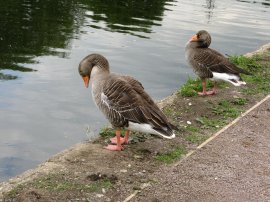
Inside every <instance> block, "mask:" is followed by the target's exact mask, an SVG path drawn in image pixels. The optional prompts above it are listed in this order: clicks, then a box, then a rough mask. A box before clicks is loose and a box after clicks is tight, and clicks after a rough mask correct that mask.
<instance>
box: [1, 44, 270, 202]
mask: <svg viewBox="0 0 270 202" xmlns="http://www.w3.org/2000/svg"><path fill="white" fill-rule="evenodd" d="M269 50H270V49H269V46H268V48H267V50H266V51H268V52H269ZM269 61H270V57H269V58H267V61H266V60H265V59H264V60H263V61H261V62H262V63H264V65H268V67H269V66H270V64H269ZM269 68H270V67H269ZM249 88H253V86H252V85H251V84H247V85H246V86H244V87H241V88H237V87H233V86H231V85H228V86H227V87H225V88H222V89H220V90H219V92H218V94H217V95H216V96H209V97H190V98H184V97H182V96H181V95H179V94H178V93H175V94H173V95H172V96H170V97H168V98H166V99H165V100H163V101H161V102H160V103H159V106H160V107H161V108H162V109H163V111H164V113H165V114H166V115H167V116H168V117H169V119H170V121H171V122H172V123H173V124H175V125H177V126H178V128H179V130H177V131H176V138H175V139H173V140H165V139H161V138H158V137H156V136H151V135H145V134H133V135H131V136H132V137H131V139H132V141H131V143H130V144H128V145H125V150H124V151H121V152H111V151H107V150H105V149H103V146H104V145H106V141H108V138H106V137H105V138H104V137H102V138H99V139H98V140H96V141H94V142H85V143H81V144H77V145H75V146H73V147H72V148H69V149H67V150H65V151H63V152H61V153H59V154H57V155H55V156H53V157H52V158H50V159H48V160H47V161H46V162H44V163H43V164H41V165H39V166H38V167H37V168H36V169H33V170H29V171H27V172H25V173H23V174H22V175H19V176H17V177H15V178H12V179H10V180H9V181H7V182H3V183H0V192H1V193H0V199H2V200H3V201H97V202H98V201H102V202H103V201H129V200H130V201H179V200H182V201H198V200H199V201H233V199H234V196H236V195H237V196H243V199H246V198H244V197H246V196H250V195H248V194H247V193H246V192H245V190H251V189H252V186H256V187H257V188H258V189H256V190H258V191H260V192H258V193H259V194H260V195H263V196H267V197H269V196H270V193H269V190H268V189H269V186H270V185H269V183H268V185H267V186H268V188H267V186H266V183H267V180H268V182H269V177H267V176H269V173H270V171H269V165H270V164H269V162H267V163H266V165H265V166H268V168H265V169H264V170H263V171H262V170H261V169H259V170H258V172H262V173H256V172H257V171H256V168H255V167H254V166H256V165H257V163H258V164H259V165H260V166H264V165H263V161H262V160H263V157H265V155H268V156H269V151H270V150H269V146H268V145H270V144H269V140H267V138H266V139H259V138H261V136H260V134H264V135H266V134H265V132H264V130H263V129H264V127H266V125H261V124H257V125H256V120H258V121H257V122H259V123H261V122H262V123H264V121H265V120H268V125H270V124H269V119H267V118H266V117H267V116H268V117H269V111H268V114H266V113H265V114H264V113H263V112H262V111H259V110H260V109H258V112H257V114H256V112H254V113H255V114H252V115H251V116H252V120H254V121H252V122H251V123H252V124H251V123H250V122H248V121H249V120H247V121H246V122H245V119H243V120H241V121H242V122H243V123H242V125H243V126H244V127H240V129H241V128H246V130H242V131H241V130H240V129H237V128H236V129H235V131H232V132H231V133H230V136H226V137H223V138H217V139H216V140H215V141H219V142H217V143H210V144H208V145H207V147H206V148H205V149H201V150H200V151H199V152H195V155H191V156H190V157H188V158H185V160H183V161H181V160H180V155H179V154H175V153H173V152H174V151H177V152H178V153H179V152H181V154H182V158H183V157H184V156H185V154H187V153H188V152H190V151H195V150H196V149H197V147H198V145H200V144H201V143H202V142H204V141H205V140H206V139H207V138H209V137H211V135H213V134H215V133H216V132H217V131H218V130H220V129H221V128H222V127H223V126H225V125H226V124H229V123H230V122H231V121H232V120H234V119H235V118H236V116H237V115H238V114H233V113H234V111H233V112H231V111H229V110H227V111H226V109H223V108H220V107H222V103H223V101H226V103H229V104H230V106H229V108H230V107H233V109H234V110H235V111H236V112H238V113H240V112H241V113H243V112H244V111H246V110H247V109H249V108H250V107H252V106H253V105H254V104H256V103H257V102H258V101H260V100H261V99H263V98H264V97H265V96H266V94H265V93H257V94H256V95H251V94H246V93H243V89H249ZM240 101H241V102H240ZM242 101H243V103H242ZM268 103H269V102H268ZM267 107H268V108H267V109H269V104H268V106H267ZM221 109H222V110H221ZM237 110H239V111H237ZM259 112H260V113H259ZM225 113H229V114H226V115H225ZM261 114H263V115H261ZM254 124H255V125H254ZM257 129H258V130H257ZM253 131H254V132H253ZM256 131H259V133H258V134H257V133H256V134H255V132H256ZM239 133H240V134H239ZM235 134H239V135H240V136H236V135H235ZM257 136H258V137H257ZM262 137H263V138H265V136H262ZM257 139H259V140H257ZM236 140H239V141H238V144H236V145H234V144H230V143H231V142H232V141H236ZM240 140H241V141H240ZM255 145H260V150H258V151H257V147H255ZM237 148H241V153H237V152H236V151H235V150H236V149H237ZM180 150H181V151H180ZM255 150H256V152H255ZM265 150H268V151H265ZM177 152H176V153H177ZM253 152H254V155H256V156H255V157H256V158H255V159H256V160H257V161H258V162H257V161H256V162H249V161H248V159H247V158H249V157H248V156H246V155H245V154H249V153H252V154H253ZM172 153H173V154H172ZM168 154H172V155H168ZM166 155H167V156H169V158H172V159H173V158H174V156H176V158H175V159H173V163H171V164H167V163H166V162H167V161H165V163H164V158H165V157H164V156H166ZM177 155H178V156H177ZM241 155H243V158H240V156H241ZM159 159H161V160H159ZM169 160H170V159H169ZM179 160H180V162H179ZM220 161H226V162H225V164H224V165H225V167H220V166H219V165H220V164H219V162H220ZM222 165H223V164H222ZM236 166H237V168H239V167H240V168H241V169H240V170H239V172H234V170H235V167H236ZM196 169H197V170H196ZM213 173H215V175H213ZM254 173H255V174H258V175H261V176H265V180H264V181H263V182H259V181H256V180H253V176H254V175H255V174H254ZM210 175H212V176H210ZM228 176H229V177H230V180H229V181H226V180H227V179H228V178H226V177H228ZM244 176H247V178H245V179H246V181H243V180H242V179H244V178H243V177H244ZM191 178H192V179H191ZM208 180H209V181H208ZM210 180H211V181H215V182H216V183H211V181H210ZM221 182H224V183H225V185H226V186H225V187H223V185H224V183H223V184H222V183H221ZM235 182H236V183H235ZM263 185H265V186H266V187H260V186H263ZM263 188H265V189H263ZM227 193H231V197H232V198H231V199H232V200H223V199H224V198H223V197H224V195H225V194H227ZM132 194H134V195H132ZM241 194H242V195H241ZM135 195H136V196H135ZM133 196H134V197H133ZM129 197H130V198H129ZM255 197H256V196H254V199H260V198H255ZM214 199H215V200H214ZM245 201H252V200H245Z"/></svg>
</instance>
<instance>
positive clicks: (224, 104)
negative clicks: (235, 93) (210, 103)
mask: <svg viewBox="0 0 270 202" xmlns="http://www.w3.org/2000/svg"><path fill="white" fill-rule="evenodd" d="M212 111H213V113H214V114H216V115H221V116H223V118H228V117H230V118H235V117H237V116H238V115H239V114H240V113H241V112H242V110H241V109H239V108H235V107H233V106H232V104H231V103H230V102H229V101H227V100H223V101H220V102H219V103H218V105H217V106H215V107H213V108H212Z"/></svg>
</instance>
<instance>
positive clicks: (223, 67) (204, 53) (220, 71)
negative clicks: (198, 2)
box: [185, 30, 250, 96]
mask: <svg viewBox="0 0 270 202" xmlns="http://www.w3.org/2000/svg"><path fill="white" fill-rule="evenodd" d="M210 44H211V36H210V34H209V33H208V32H207V31H205V30H200V31H199V32H197V34H195V35H194V36H192V38H191V39H190V40H189V41H188V43H187V44H186V48H185V52H186V59H187V61H188V63H189V64H190V65H191V66H192V67H193V69H194V71H195V73H196V74H197V75H198V76H199V77H200V78H201V80H202V87H203V92H199V93H198V94H199V95H203V96H204V95H212V94H215V93H216V92H217V84H216V81H215V82H214V88H213V90H211V91H206V79H213V80H224V81H228V82H230V83H232V84H233V85H235V86H241V85H245V84H246V83H245V82H244V81H243V80H242V79H241V77H240V73H243V74H250V73H249V72H247V71H246V70H243V69H241V68H239V67H237V66H236V65H234V64H233V63H231V62H230V61H229V59H228V58H226V57H224V56H223V55H222V54H220V53H219V52H217V51H216V50H213V49H211V48H208V47H209V46H210Z"/></svg>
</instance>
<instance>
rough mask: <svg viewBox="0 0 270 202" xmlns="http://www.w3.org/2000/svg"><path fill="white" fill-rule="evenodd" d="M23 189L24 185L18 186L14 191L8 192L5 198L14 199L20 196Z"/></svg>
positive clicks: (4, 194)
mask: <svg viewBox="0 0 270 202" xmlns="http://www.w3.org/2000/svg"><path fill="white" fill-rule="evenodd" d="M22 188H23V185H22V184H20V185H18V186H16V187H15V188H13V189H12V190H10V191H8V192H4V193H3V196H4V197H9V198H14V197H16V196H17V195H18V194H19V192H20V190H21V189H22Z"/></svg>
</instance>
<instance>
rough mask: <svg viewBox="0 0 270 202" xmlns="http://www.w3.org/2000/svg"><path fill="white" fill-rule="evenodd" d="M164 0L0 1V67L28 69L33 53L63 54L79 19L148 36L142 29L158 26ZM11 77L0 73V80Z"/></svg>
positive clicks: (106, 27) (106, 28)
mask: <svg viewBox="0 0 270 202" xmlns="http://www.w3.org/2000/svg"><path fill="white" fill-rule="evenodd" d="M168 2H172V0H171V1H168V0H162V1H155V0H147V1H145V0H137V1H135V0H128V1H126V0H122V1H119V0H113V1H111V0H107V1H97V0H91V1H54V0H46V1H23V2H22V1H21V0H17V1H16V0H15V1H7V2H5V1H0V22H1V26H0V65H1V66H0V70H1V69H2V70H3V69H10V70H16V71H24V72H26V71H33V69H31V68H28V67H26V66H27V64H33V63H36V62H37V61H35V57H37V56H42V55H58V56H59V57H67V56H68V55H69V51H68V49H70V40H71V39H73V38H74V33H78V29H79V27H80V26H81V25H82V23H83V18H84V17H86V18H91V19H92V22H91V23H90V24H89V25H86V26H90V27H93V28H95V29H104V30H106V31H113V32H114V31H116V32H121V33H128V34H131V35H135V36H139V37H145V38H148V37H149V35H143V34H142V33H151V32H152V30H151V27H152V26H153V25H155V26H160V23H159V21H161V20H162V17H163V12H164V10H165V7H164V6H165V5H166V4H168ZM84 13H86V14H84ZM100 22H105V25H104V26H103V23H100ZM56 48H58V49H62V50H63V51H61V52H59V50H57V51H55V49H56ZM15 78H17V77H16V76H12V75H5V74H3V73H0V79H15Z"/></svg>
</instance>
